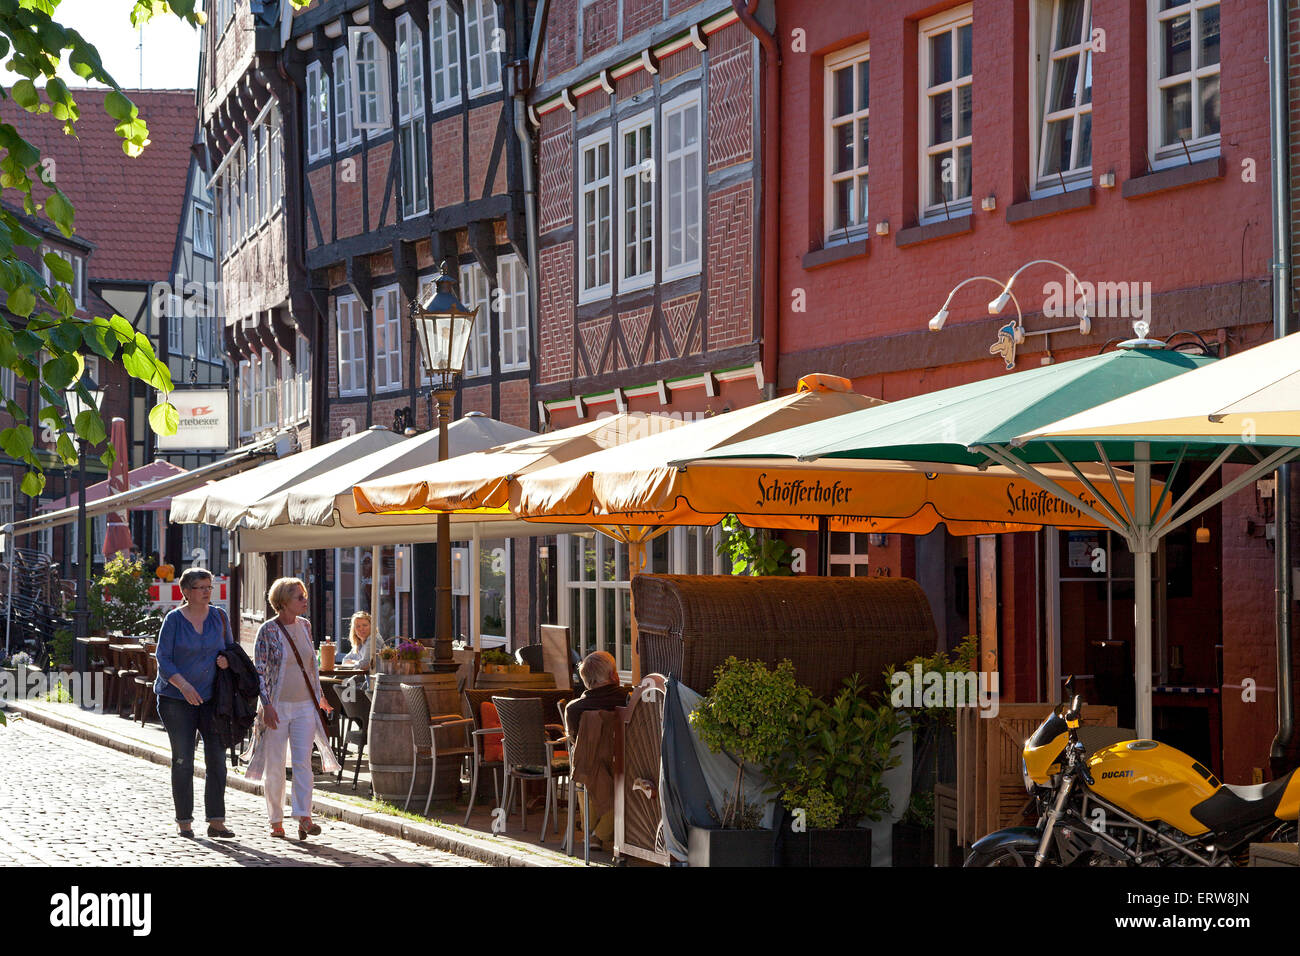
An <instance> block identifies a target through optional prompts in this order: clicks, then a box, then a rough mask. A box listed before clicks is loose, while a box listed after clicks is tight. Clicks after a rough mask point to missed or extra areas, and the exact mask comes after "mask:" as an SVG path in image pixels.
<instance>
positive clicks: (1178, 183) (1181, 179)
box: [1122, 156, 1225, 199]
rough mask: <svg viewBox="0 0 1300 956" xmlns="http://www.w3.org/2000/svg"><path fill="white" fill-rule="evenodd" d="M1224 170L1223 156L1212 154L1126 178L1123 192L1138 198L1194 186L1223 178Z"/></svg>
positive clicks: (1132, 197)
mask: <svg viewBox="0 0 1300 956" xmlns="http://www.w3.org/2000/svg"><path fill="white" fill-rule="evenodd" d="M1224 172H1225V164H1224V161H1223V157H1222V156H1211V157H1210V158H1209V159H1201V160H1197V161H1196V162H1193V163H1187V164H1185V165H1183V166H1175V167H1173V168H1172V169H1158V170H1156V171H1155V172H1151V173H1147V174H1146V175H1143V176H1135V177H1134V178H1132V179H1128V180H1125V181H1124V188H1123V190H1122V194H1123V196H1124V198H1125V199H1137V198H1138V197H1141V196H1150V195H1151V194H1152V193H1158V192H1164V191H1165V190H1166V189H1181V188H1182V187H1183V186H1194V185H1196V184H1197V183H1207V182H1211V181H1213V180H1216V179H1222V178H1223V176H1224Z"/></svg>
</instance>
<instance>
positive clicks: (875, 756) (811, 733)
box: [769, 674, 904, 827]
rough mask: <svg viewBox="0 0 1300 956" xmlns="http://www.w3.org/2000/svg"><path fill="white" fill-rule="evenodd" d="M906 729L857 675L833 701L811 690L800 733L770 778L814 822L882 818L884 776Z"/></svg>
mask: <svg viewBox="0 0 1300 956" xmlns="http://www.w3.org/2000/svg"><path fill="white" fill-rule="evenodd" d="M903 729H904V727H903V723H902V719H901V718H900V716H899V715H898V714H897V713H896V712H895V711H894V709H893V708H892V707H889V706H888V705H879V706H877V705H874V704H872V703H871V701H870V700H868V699H867V697H866V696H865V695H864V693H863V688H862V681H861V678H860V677H859V676H858V675H857V674H854V675H853V676H852V677H847V678H845V680H844V686H843V687H842V688H841V690H840V692H839V693H838V694H837V695H836V696H835V697H834V699H832V700H830V701H824V700H820V699H817V698H814V697H812V696H811V694H810V695H809V704H808V708H807V710H806V711H805V713H804V715H803V721H802V726H801V728H800V731H801V732H800V733H797V734H793V735H791V737H790V740H789V746H788V747H787V748H786V749H785V750H784V751H783V753H782V755H781V758H780V760H779V761H778V762H777V763H776V765H775V766H774V767H772V768H771V770H770V772H769V777H770V778H771V779H772V782H773V784H774V785H776V786H778V787H780V788H781V789H782V790H783V791H784V795H783V798H782V802H783V803H784V804H785V806H786V807H788V808H790V809H794V808H796V807H801V808H803V809H804V810H805V811H806V812H807V814H808V816H807V822H808V825H809V826H812V827H827V826H835V825H843V826H855V825H856V824H857V823H859V822H860V821H863V820H867V821H874V820H879V819H881V818H882V817H883V816H884V815H885V814H887V813H888V812H889V811H890V800H889V790H888V788H887V787H886V786H885V784H884V782H883V778H884V774H885V772H886V771H887V770H889V769H891V768H893V767H896V766H898V764H899V762H900V760H901V758H900V757H898V756H897V755H895V754H893V752H892V751H893V746H894V739H895V738H896V737H897V736H898V735H899V734H900V733H901V732H902V731H903ZM828 821H829V822H828Z"/></svg>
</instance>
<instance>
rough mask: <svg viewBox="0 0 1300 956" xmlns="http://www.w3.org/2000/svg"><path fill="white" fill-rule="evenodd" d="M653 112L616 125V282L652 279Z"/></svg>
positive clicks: (632, 284)
mask: <svg viewBox="0 0 1300 956" xmlns="http://www.w3.org/2000/svg"><path fill="white" fill-rule="evenodd" d="M653 119H654V113H653V112H646V113H642V114H641V115H639V116H636V117H633V118H632V119H629V120H625V121H623V122H622V123H620V124H619V127H618V143H619V159H618V165H619V180H620V183H619V185H620V188H621V190H622V193H621V203H622V215H621V216H619V249H620V255H619V274H618V275H619V285H620V287H621V288H624V289H629V288H640V287H642V286H646V285H649V284H650V283H651V282H652V281H653V280H654V267H655V246H654V206H655V179H656V178H657V177H656V176H655V165H654V136H653V129H654V126H653Z"/></svg>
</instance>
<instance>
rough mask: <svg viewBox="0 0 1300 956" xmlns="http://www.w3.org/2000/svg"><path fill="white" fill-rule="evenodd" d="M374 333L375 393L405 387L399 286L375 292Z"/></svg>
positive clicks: (372, 313) (372, 316)
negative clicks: (403, 385)
mask: <svg viewBox="0 0 1300 956" xmlns="http://www.w3.org/2000/svg"><path fill="white" fill-rule="evenodd" d="M370 319H371V322H372V324H373V325H374V331H375V391H376V392H389V391H392V390H393V389H397V388H401V387H402V310H401V308H400V306H399V296H398V291H397V286H395V285H392V286H388V287H386V288H383V289H378V290H376V292H375V300H374V310H373V311H372V312H371V316H370Z"/></svg>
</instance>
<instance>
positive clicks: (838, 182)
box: [825, 43, 871, 242]
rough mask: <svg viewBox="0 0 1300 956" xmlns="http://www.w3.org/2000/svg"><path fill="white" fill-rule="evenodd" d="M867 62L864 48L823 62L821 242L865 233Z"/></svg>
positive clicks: (869, 68)
mask: <svg viewBox="0 0 1300 956" xmlns="http://www.w3.org/2000/svg"><path fill="white" fill-rule="evenodd" d="M870 87H871V60H870V56H869V47H868V45H867V44H865V43H863V44H859V45H858V46H855V47H852V48H850V49H848V50H844V51H842V52H840V53H837V54H834V55H833V56H828V57H827V58H826V95H825V103H826V241H827V242H835V241H837V240H838V241H846V240H848V239H850V238H853V237H855V236H857V235H859V234H861V233H863V232H864V231H865V230H866V228H867V172H868V169H869V163H868V160H867V146H868V144H869V142H870V127H869V122H870V118H871V110H870V98H869V93H870Z"/></svg>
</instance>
